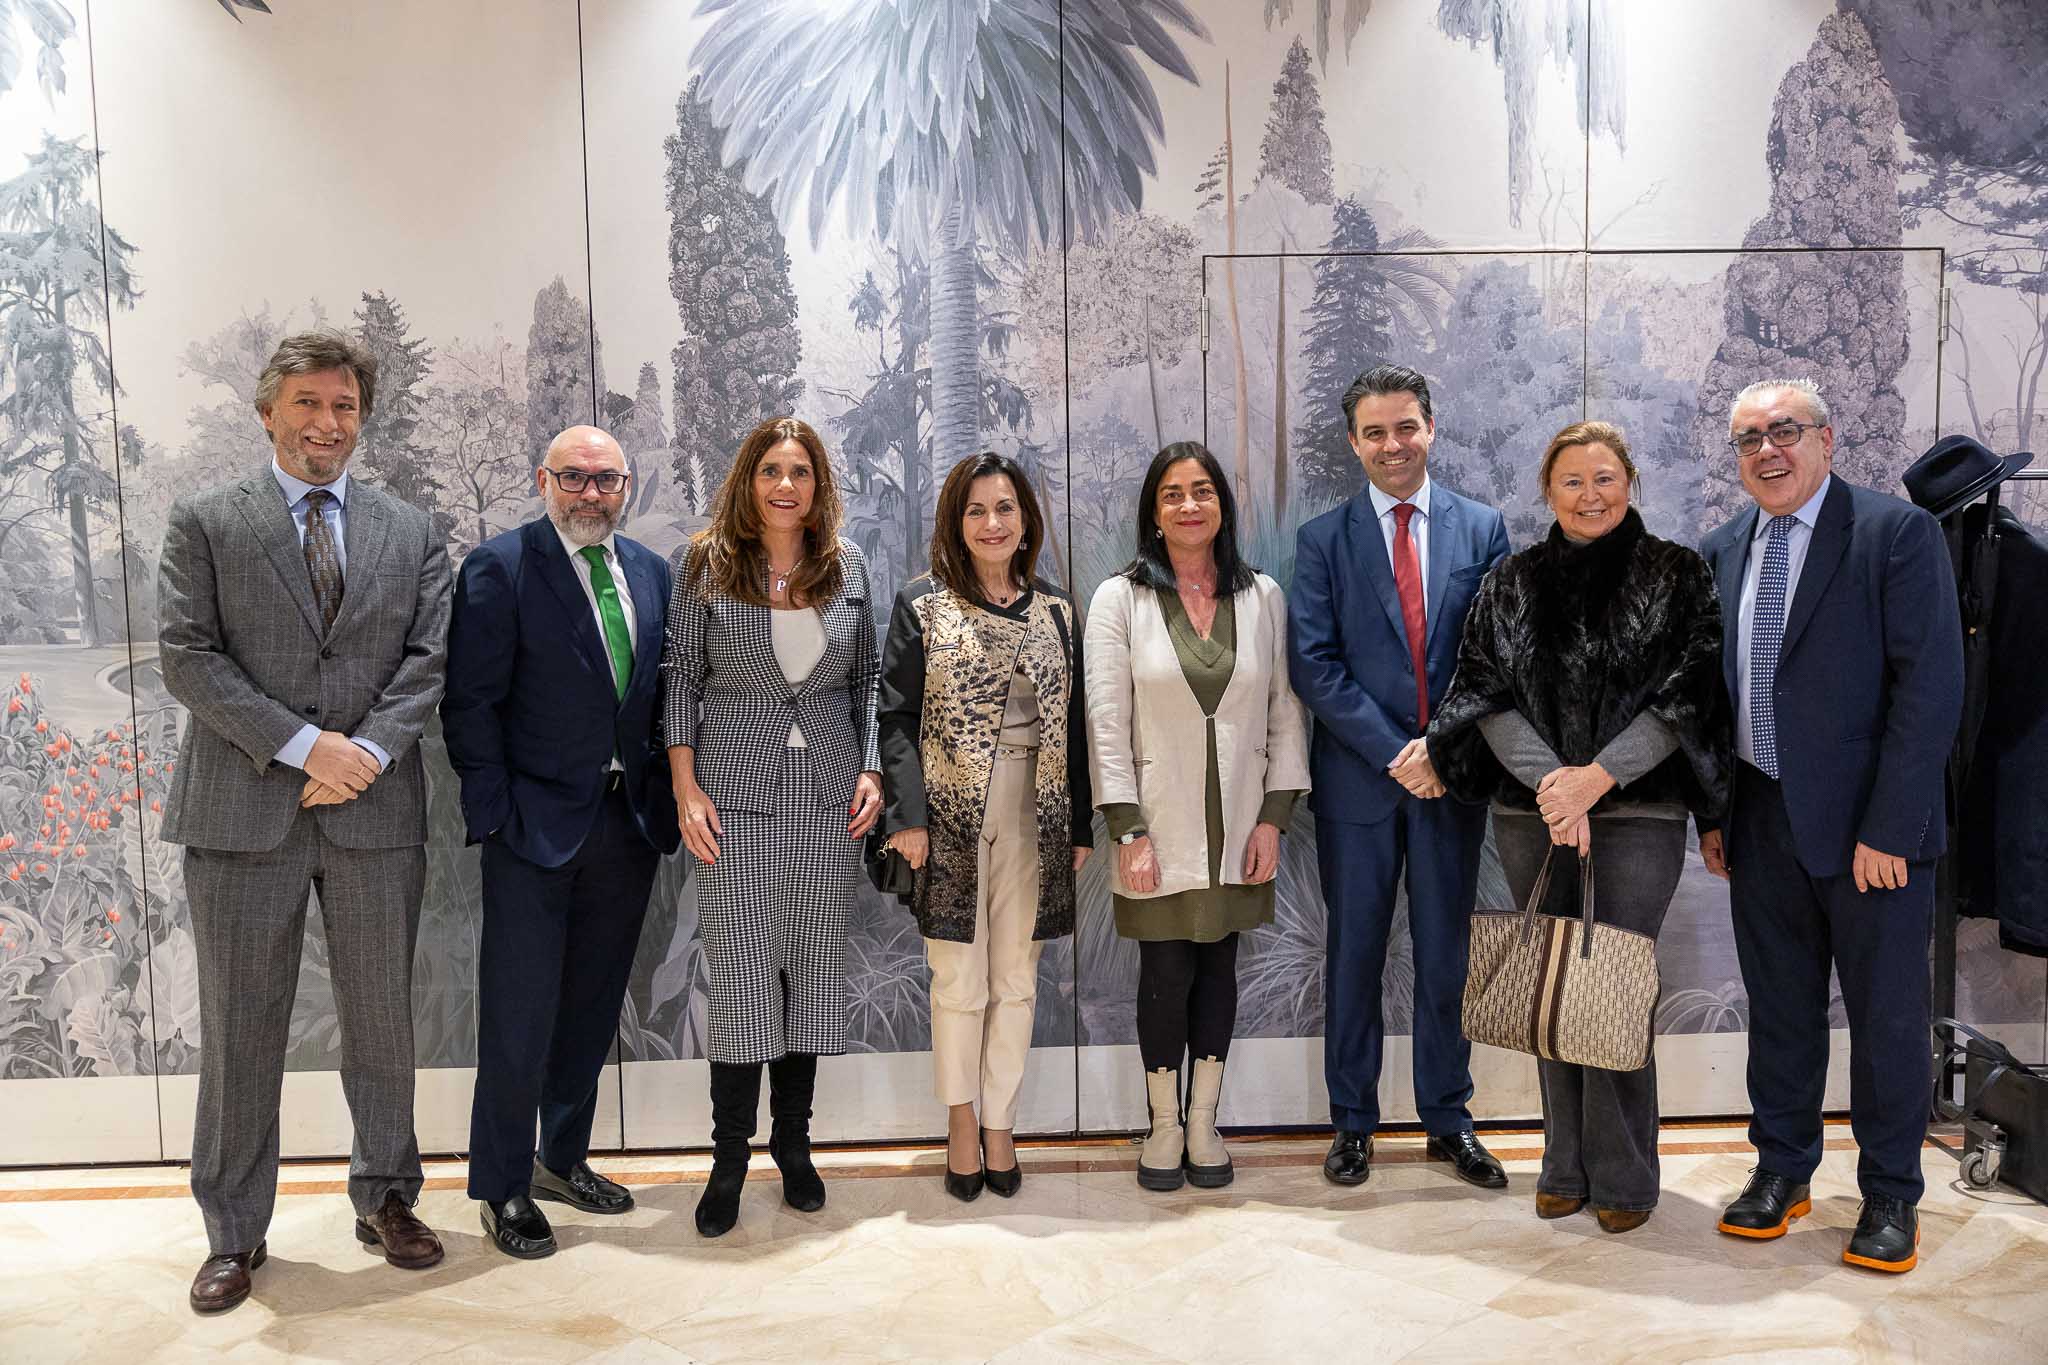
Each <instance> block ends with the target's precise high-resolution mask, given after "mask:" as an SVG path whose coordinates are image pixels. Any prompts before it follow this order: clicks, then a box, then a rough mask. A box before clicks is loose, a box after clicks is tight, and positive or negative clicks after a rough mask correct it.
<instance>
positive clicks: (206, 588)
mask: <svg viewBox="0 0 2048 1365" xmlns="http://www.w3.org/2000/svg"><path fill="white" fill-rule="evenodd" d="M345 536H346V539H345V541H344V547H345V550H346V553H347V562H348V567H347V571H346V574H345V585H344V590H343V594H342V601H341V610H340V612H339V613H338V614H337V615H336V616H335V618H334V627H333V629H332V630H326V631H323V630H322V629H321V627H320V612H319V609H318V607H317V606H316V605H315V603H314V600H313V582H312V577H311V575H310V574H309V573H308V572H307V569H306V557H305V553H304V551H303V549H302V548H301V546H300V542H299V534H298V528H296V527H295V526H293V524H292V517H291V512H290V510H289V508H288V507H287V505H286V503H285V498H284V490H283V489H281V488H279V487H278V484H277V479H276V478H275V477H274V476H273V475H272V474H271V472H270V471H269V469H268V468H267V467H266V468H265V469H263V470H262V471H260V472H258V473H255V474H252V475H250V476H249V477H247V478H243V479H237V480H234V481H232V482H229V483H224V484H220V485H218V486H216V487H213V488H209V489H207V490H206V491H204V492H201V493H195V494H193V495H192V496H190V497H187V498H181V499H179V500H178V502H177V504H176V505H175V506H174V507H172V509H171V519H170V529H169V530H168V531H167V532H166V533H165V535H164V550H163V561H162V564H161V566H160V568H159V570H158V575H157V612H158V620H159V622H160V625H159V629H158V649H159V652H160V658H161V666H162V668H163V676H164V685H165V686H166V687H168V688H169V689H170V693H171V695H172V696H174V697H176V698H177V699H178V700H179V701H180V702H182V703H183V704H184V706H185V708H186V709H187V710H188V711H190V712H191V713H192V714H191V717H190V719H189V720H187V722H186V725H185V735H184V741H183V744H182V746H181V747H180V749H179V751H178V771H177V775H176V777H175V779H174V780H173V782H172V785H171V794H170V805H169V806H168V807H167V808H166V809H165V812H164V826H163V834H164V838H166V839H168V840H170V841H171V842H173V843H179V844H186V845H190V846H193V847H197V848H209V849H220V850H225V851H229V852H243V853H253V852H262V851H265V850H268V849H273V848H276V847H277V846H278V845H279V844H280V843H282V842H283V841H284V837H285V834H286V832H287V831H288V830H289V829H290V828H291V824H292V820H293V818H294V817H295V816H296V815H297V813H298V809H299V795H300V793H301V792H302V791H303V790H304V788H305V785H306V775H305V774H304V773H302V772H300V771H299V770H298V769H297V768H293V767H289V766H286V765H283V764H279V763H276V762H274V761H273V756H274V755H275V754H276V753H277V751H278V749H279V748H281V747H282V746H283V745H284V743H285V741H286V740H288V739H290V738H291V737H292V736H293V735H295V734H297V733H298V730H299V727H300V726H301V725H306V724H313V725H317V726H319V727H321V728H322V729H326V730H338V731H340V732H341V733H343V734H348V735H356V736H360V737H361V738H363V739H367V740H369V741H371V742H372V743H374V744H376V745H377V746H379V747H380V748H382V749H383V750H384V752H385V753H387V754H389V755H391V766H390V768H388V769H387V770H386V771H385V772H384V774H383V775H382V776H381V777H379V778H378V779H377V780H376V781H375V782H372V783H371V784H370V786H369V788H368V790H366V791H365V792H364V793H363V794H362V795H361V796H359V797H357V798H356V799H355V800H353V801H348V802H344V803H342V804H341V805H335V806H321V807H317V808H316V809H317V811H318V818H319V821H320V828H321V832H322V833H323V834H325V835H326V836H327V838H328V839H329V840H330V841H331V842H333V843H335V844H337V845H340V846H341V847H344V848H399V847H403V846H406V845H409V844H423V843H425V842H426V839H427V802H426V776H425V771H424V768H423V765H422V763H421V761H420V753H419V745H418V742H417V741H418V740H419V737H420V731H421V730H422V729H423V728H424V727H425V726H426V723H427V719H428V718H429V717H430V716H431V715H432V714H433V712H434V707H435V705H436V704H437V703H439V701H440V699H441V688H442V683H443V681H444V676H445V669H446V665H447V655H446V650H445V643H446V639H447V633H448V596H449V575H448V555H447V550H446V548H445V547H444V545H443V543H442V540H441V537H440V536H438V535H436V534H435V532H434V529H433V523H432V521H431V520H430V519H429V518H428V516H427V514H426V513H424V512H422V511H420V510H419V509H418V508H415V507H412V506H409V505H408V504H406V503H403V502H400V501H399V500H398V499H396V498H394V497H392V496H391V495H390V494H388V493H385V492H384V491H383V490H381V489H378V488H374V487H371V486H370V485H368V484H366V483H363V482H362V481H361V480H359V479H351V480H350V482H349V490H348V512H347V530H346V532H345Z"/></svg>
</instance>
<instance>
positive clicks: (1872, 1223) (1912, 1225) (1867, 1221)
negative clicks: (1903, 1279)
mask: <svg viewBox="0 0 2048 1365" xmlns="http://www.w3.org/2000/svg"><path fill="white" fill-rule="evenodd" d="M1842 1260H1843V1261H1845V1262H1846V1263H1848V1264H1849V1265H1860V1266H1862V1267H1863V1268H1864V1269H1865V1270H1882V1271H1884V1272H1886V1273H1887V1274H1891V1275H1903V1274H1905V1273H1906V1272H1907V1271H1909V1270H1911V1269H1912V1268H1913V1267H1914V1266H1916V1265H1918V1264H1920V1210H1919V1207H1918V1206H1917V1205H1914V1204H1908V1203H1907V1202H1906V1201H1905V1200H1903V1199H1894V1198H1892V1197H1891V1196H1890V1195H1883V1194H1873V1195H1866V1196H1865V1197H1864V1200H1863V1212H1862V1213H1861V1214H1859V1215H1858V1216H1857V1219H1856V1231H1855V1232H1853V1233H1851V1234H1850V1236H1849V1245H1848V1246H1847V1247H1845V1248H1844V1249H1843V1251H1842Z"/></svg>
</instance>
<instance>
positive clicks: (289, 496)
mask: <svg viewBox="0 0 2048 1365" xmlns="http://www.w3.org/2000/svg"><path fill="white" fill-rule="evenodd" d="M270 472H271V474H272V475H273V476H274V477H275V478H276V479H277V486H278V487H279V488H281V489H283V490H284V501H285V506H286V507H287V508H289V509H290V511H291V514H292V529H293V530H295V531H297V532H298V533H299V547H300V548H301V549H304V548H305V544H306V514H307V513H308V512H309V511H311V510H312V509H311V508H309V507H308V506H307V505H306V495H307V494H308V493H310V492H312V491H313V490H314V489H316V488H325V489H326V490H327V491H328V492H329V493H332V494H333V495H334V497H333V500H332V501H330V502H329V503H328V504H327V506H326V507H325V508H324V509H322V511H321V513H320V519H321V520H322V521H324V522H326V523H327V535H328V538H329V539H330V540H332V541H333V542H334V558H335V561H336V562H337V563H338V564H340V565H341V572H342V577H343V579H344V580H346V579H347V576H348V536H347V530H348V510H347V509H348V471H347V470H345V469H344V470H343V471H342V472H341V473H340V474H338V475H336V476H335V479H334V482H333V483H329V484H317V483H307V482H306V481H305V480H304V479H300V478H295V477H293V476H292V475H290V474H287V473H285V472H284V466H282V465H280V464H279V463H278V462H277V457H276V456H275V455H273V456H271V457H270ZM319 738H320V727H319V726H317V725H301V726H300V727H299V732H298V733H297V734H295V735H293V736H292V737H291V738H290V739H288V740H286V741H285V742H284V747H283V748H281V749H279V750H278V751H277V752H276V753H275V754H274V755H272V759H273V760H274V761H275V762H278V763H283V764H286V765H288V766H290V767H293V768H297V769H299V770H301V771H304V770H305V767H306V755H308V754H310V753H312V752H313V742H314V741H315V740H317V739H319ZM349 738H350V739H352V740H355V742H356V744H357V745H359V746H360V747H361V748H362V749H363V750H364V751H365V752H366V753H368V754H369V755H370V757H372V758H374V759H376V760H377V767H378V769H379V770H380V771H381V770H382V769H385V768H388V767H390V766H391V755H390V754H387V753H385V752H384V750H383V749H382V748H380V747H378V745H377V744H375V743H374V742H373V741H371V740H367V739H359V738H357V737H356V736H354V735H350V736H349Z"/></svg>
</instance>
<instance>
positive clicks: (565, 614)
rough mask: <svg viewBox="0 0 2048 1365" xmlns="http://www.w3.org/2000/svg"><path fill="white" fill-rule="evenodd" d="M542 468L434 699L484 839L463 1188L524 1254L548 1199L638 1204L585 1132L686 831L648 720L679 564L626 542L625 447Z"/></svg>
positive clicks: (471, 607)
mask: <svg viewBox="0 0 2048 1365" xmlns="http://www.w3.org/2000/svg"><path fill="white" fill-rule="evenodd" d="M534 477H535V479H536V480H537V482H538V484H539V491H540V495H541V497H542V499H543V501H544V502H545V504H546V507H547V515H546V516H545V517H541V518H537V519H536V520H533V521H530V522H528V523H527V524H526V525H524V526H521V527H519V528H518V529H517V530H513V531H507V532H505V533H504V534H502V535H498V536H493V537H492V538H491V539H489V540H487V541H485V542H484V543H483V544H481V545H479V546H477V548H476V549H475V550H473V551H471V552H470V555H469V557H468V558H467V559H465V560H464V561H463V563H462V573H461V576H460V578H459V579H458V580H457V584H456V589H455V611H454V615H453V617H452V619H451V620H450V623H449V628H448V691H447V695H446V697H445V699H444V700H443V701H442V703H441V720H442V724H443V727H444V729H445V730H446V733H447V737H448V758H449V761H450V763H451V764H453V766H454V768H455V771H456V774H457V775H458V776H459V777H460V778H461V779H462V814H463V819H464V821H465V822H466V823H467V825H468V827H469V838H470V841H471V842H472V843H481V844H482V845H483V933H482V945H481V949H480V952H479V960H478V964H477V1069H476V1098H475V1101H474V1103H473V1105H472V1107H471V1110H470V1152H469V1193H470V1197H471V1198H473V1199H476V1200H479V1201H481V1202H482V1206H483V1207H482V1209H481V1210H480V1214H481V1217H482V1219H483V1225H484V1231H485V1232H487V1233H488V1234H490V1237H491V1240H492V1241H493V1242H494V1243H496V1244H497V1246H498V1248H499V1249H500V1250H501V1251H504V1252H506V1253H508V1254H509V1255H513V1256H518V1257H523V1258H531V1257H536V1256H546V1255H548V1254H549V1253H550V1252H552V1251H554V1249H555V1238H554V1230H553V1229H552V1228H551V1227H549V1225H548V1220H547V1218H546V1217H545V1216H544V1215H543V1214H542V1213H541V1211H540V1210H539V1209H538V1208H537V1207H535V1205H534V1202H533V1201H534V1200H535V1199H552V1200H555V1201H558V1202H560V1203H564V1204H568V1205H570V1206H571V1207H573V1208H578V1209H582V1210H585V1211H586V1212H590V1213H624V1212H625V1211H626V1210H627V1209H630V1208H631V1207H632V1206H633V1196H632V1195H631V1194H630V1193H629V1192H628V1191H627V1190H626V1188H625V1187H624V1186H622V1185H619V1184H617V1183H616V1182H614V1181H611V1180H608V1179H606V1178H605V1177H604V1176H601V1175H599V1174H598V1173H597V1172H596V1171H593V1170H592V1169H591V1168H590V1163H589V1161H588V1160H587V1158H588V1156H589V1153H590V1129H591V1123H592V1120H593V1119H594V1117H595V1116H596V1112H597V1084H598V1076H599V1073H600V1072H601V1071H602V1070H603V1069H604V1062H605V1057H606V1056H607V1054H608V1053H609V1052H610V1051H611V1046H612V1043H613V1041H614V1040H615V1039H616V1038H617V1036H618V1022H619V1006H620V1003H621V1002H622V1001H623V1000H624V998H625V994H626V978H627V975H628V973H629V971H630V970H631V968H632V965H633V953H634V949H635V948H636V946H637V945H638V944H639V941H640V924H641V921H642V920H643V919H644V918H645V917H646V913H647V897H648V893H649V891H650V889H651V888H652V886H653V883H654V872H655V865H656V864H657V863H658V862H659V861H660V858H661V855H662V854H664V853H672V852H674V851H675V849H676V847H677V845H678V844H679V843H680V842H681V839H680V834H679V830H678V826H677V823H676V808H675V798H674V796H673V794H672V789H671V787H670V784H669V775H668V755H667V751H666V750H664V749H663V748H662V747H661V744H660V741H659V738H658V736H657V735H656V733H655V725H654V717H655V711H656V700H657V698H658V696H659V693H660V686H659V684H660V675H661V646H662V627H663V623H664V621H665V620H666V613H667V610H668V596H669V569H668V564H667V562H666V561H664V560H663V559H662V558H661V556H660V555H657V554H655V553H654V552H653V551H651V550H649V549H647V548H646V547H645V546H643V545H640V544H638V543H636V542H634V541H631V540H628V539H626V537H624V536H622V535H618V534H616V528H617V526H618V523H619V519H620V517H621V515H622V514H623V512H624V510H625V503H626V489H627V487H628V484H629V481H630V475H629V474H628V472H627V470H626V457H625V455H624V454H623V453H622V452H621V451H620V449H619V446H618V443H617V442H616V441H614V440H612V438H611V437H609V436H607V435H605V433H603V432H602V431H599V430H598V429H597V428H595V427H570V428H569V429H568V430H567V431H564V432H563V433H562V434H561V435H559V436H557V437H556V438H555V439H554V442H553V443H552V444H551V445H549V447H548V451H547V456H546V458H545V459H544V460H543V461H542V463H541V467H540V469H539V470H537V471H536V472H535V475H534ZM536 1114H538V1116H539V1126H540V1150H539V1153H538V1159H536V1153H535V1151H534V1120H535V1115H536Z"/></svg>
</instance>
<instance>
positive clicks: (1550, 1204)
mask: <svg viewBox="0 0 2048 1365" xmlns="http://www.w3.org/2000/svg"><path fill="white" fill-rule="evenodd" d="M1584 1207H1586V1201H1585V1200H1584V1199H1574V1198H1572V1197H1571V1196H1569V1195H1563V1194H1545V1193H1544V1192H1543V1191H1541V1190H1538V1191H1536V1216H1537V1217H1538V1218H1569V1217H1571V1216H1572V1215H1573V1214H1575V1213H1577V1212H1578V1211H1579V1210H1580V1209H1582V1208H1584Z"/></svg>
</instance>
